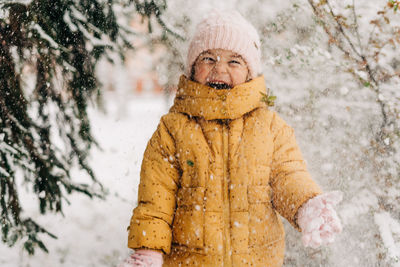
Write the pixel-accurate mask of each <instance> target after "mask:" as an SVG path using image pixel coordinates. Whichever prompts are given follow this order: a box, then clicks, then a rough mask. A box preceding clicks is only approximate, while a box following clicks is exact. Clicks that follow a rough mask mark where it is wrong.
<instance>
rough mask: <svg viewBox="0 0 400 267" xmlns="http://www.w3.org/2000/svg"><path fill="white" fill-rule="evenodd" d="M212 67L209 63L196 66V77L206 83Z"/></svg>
mask: <svg viewBox="0 0 400 267" xmlns="http://www.w3.org/2000/svg"><path fill="white" fill-rule="evenodd" d="M210 70H211V68H210V67H208V66H207V65H198V66H195V68H194V79H195V80H196V81H197V82H199V83H201V84H206V82H207V76H208V74H209V73H210Z"/></svg>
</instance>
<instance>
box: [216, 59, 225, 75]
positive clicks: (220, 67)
mask: <svg viewBox="0 0 400 267" xmlns="http://www.w3.org/2000/svg"><path fill="white" fill-rule="evenodd" d="M214 70H215V72H217V73H226V72H227V64H226V63H225V62H223V61H221V60H218V61H217V62H216V63H215V67H214Z"/></svg>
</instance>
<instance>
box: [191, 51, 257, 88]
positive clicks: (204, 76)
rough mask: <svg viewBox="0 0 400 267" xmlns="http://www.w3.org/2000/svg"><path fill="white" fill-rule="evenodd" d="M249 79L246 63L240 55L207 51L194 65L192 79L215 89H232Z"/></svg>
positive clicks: (229, 52) (230, 52)
mask: <svg viewBox="0 0 400 267" xmlns="http://www.w3.org/2000/svg"><path fill="white" fill-rule="evenodd" d="M249 78H250V77H249V70H248V68H247V64H246V62H245V61H244V60H243V58H242V57H241V56H240V55H238V54H236V53H234V52H232V51H229V50H224V49H210V50H207V51H205V52H203V53H201V54H200V56H199V57H198V58H197V60H196V62H195V63H194V76H193V79H194V80H195V81H197V82H198V83H201V84H204V85H208V86H211V87H214V88H217V89H228V88H232V87H234V86H236V85H238V84H241V83H244V82H246V81H247V80H249Z"/></svg>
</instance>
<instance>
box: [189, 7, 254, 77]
mask: <svg viewBox="0 0 400 267" xmlns="http://www.w3.org/2000/svg"><path fill="white" fill-rule="evenodd" d="M209 49H225V50H230V51H232V52H235V53H237V54H239V55H240V56H242V57H243V59H244V60H245V61H246V63H247V66H248V68H249V71H250V75H251V78H255V77H257V76H258V75H259V74H260V73H261V63H260V58H261V52H260V37H259V36H258V33H257V31H256V29H255V28H254V27H253V26H252V25H251V24H250V23H249V22H248V21H246V20H245V19H244V18H243V17H242V16H241V15H240V14H239V12H237V11H218V10H213V11H212V12H211V14H210V15H209V16H207V17H206V18H205V19H204V20H202V21H201V22H200V23H199V24H198V25H197V28H196V31H195V34H194V36H193V38H192V41H191V42H190V45H189V50H188V55H187V62H186V70H185V72H186V75H187V77H190V75H191V71H192V66H193V64H194V62H195V61H196V59H197V57H198V56H199V55H200V54H201V53H202V52H204V51H207V50H209Z"/></svg>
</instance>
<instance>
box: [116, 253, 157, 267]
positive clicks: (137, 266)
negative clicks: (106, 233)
mask: <svg viewBox="0 0 400 267" xmlns="http://www.w3.org/2000/svg"><path fill="white" fill-rule="evenodd" d="M162 264H163V256H162V253H160V252H158V251H154V250H150V249H139V250H136V251H135V252H134V253H132V254H131V256H129V258H127V259H126V260H125V261H124V262H123V263H121V264H120V265H119V266H118V267H161V266H162Z"/></svg>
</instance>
